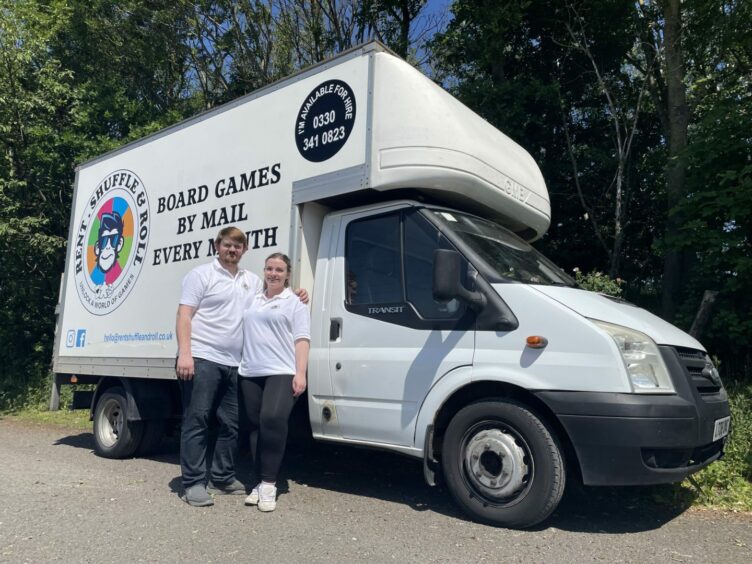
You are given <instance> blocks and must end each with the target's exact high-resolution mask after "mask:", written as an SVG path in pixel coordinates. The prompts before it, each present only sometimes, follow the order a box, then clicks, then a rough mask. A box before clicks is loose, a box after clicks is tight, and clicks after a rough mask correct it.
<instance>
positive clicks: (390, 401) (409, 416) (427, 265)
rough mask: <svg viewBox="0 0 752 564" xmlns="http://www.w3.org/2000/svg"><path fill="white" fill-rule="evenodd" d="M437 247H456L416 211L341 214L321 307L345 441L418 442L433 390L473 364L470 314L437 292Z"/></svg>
mask: <svg viewBox="0 0 752 564" xmlns="http://www.w3.org/2000/svg"><path fill="white" fill-rule="evenodd" d="M438 248H453V247H452V246H451V244H450V243H449V242H448V241H447V240H446V239H445V238H444V237H443V235H441V234H440V232H439V231H438V229H437V228H436V227H435V226H434V225H433V224H432V223H430V222H429V221H428V220H427V219H426V218H425V217H424V216H423V215H422V214H421V212H420V210H419V209H417V208H414V207H403V208H401V209H394V206H392V209H391V210H389V211H383V212H382V213H377V212H374V211H373V210H371V211H370V212H361V213H353V214H348V215H345V216H343V218H342V222H341V228H340V232H339V237H338V241H337V252H336V253H335V256H336V259H335V265H334V269H333V277H332V279H330V286H329V288H330V292H329V295H328V297H327V300H328V303H327V305H326V310H325V311H326V312H328V317H329V325H330V326H329V362H328V367H329V375H330V378H331V383H332V393H333V401H334V406H335V411H336V417H337V419H338V428H339V431H340V433H341V435H342V437H343V438H347V439H356V440H359V441H366V442H369V443H384V444H391V445H401V446H407V447H410V446H412V445H414V441H415V424H416V419H417V415H418V411H419V409H420V406H421V404H422V402H423V399H424V398H425V396H426V394H427V393H428V391H429V390H430V389H431V387H432V386H433V385H434V384H435V383H436V381H437V380H438V379H440V378H441V377H442V376H443V375H445V374H446V373H447V372H449V371H451V370H454V369H457V368H459V367H463V366H470V365H472V361H473V350H474V340H475V335H474V329H473V327H474V314H473V312H472V311H471V310H469V309H468V308H467V307H466V306H465V304H463V303H460V302H459V301H456V300H453V301H452V302H449V303H439V302H437V301H435V300H434V299H433V293H432V285H433V281H432V277H433V251H434V250H435V249H438ZM464 269H465V272H466V271H467V265H466V264H465V265H464Z"/></svg>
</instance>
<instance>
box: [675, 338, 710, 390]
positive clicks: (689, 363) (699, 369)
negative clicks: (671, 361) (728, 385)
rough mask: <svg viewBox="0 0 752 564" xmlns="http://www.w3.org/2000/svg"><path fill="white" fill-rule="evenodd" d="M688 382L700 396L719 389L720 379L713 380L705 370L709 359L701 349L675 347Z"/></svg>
mask: <svg viewBox="0 0 752 564" xmlns="http://www.w3.org/2000/svg"><path fill="white" fill-rule="evenodd" d="M676 352H677V353H678V354H679V359H680V360H681V363H682V365H683V366H684V369H685V370H686V372H687V376H688V377H689V381H690V383H691V384H692V385H693V386H694V387H695V389H696V390H697V391H698V393H699V394H700V395H701V396H712V395H715V394H718V393H719V392H720V391H721V381H720V379H717V380H714V379H713V378H712V376H711V375H710V374H709V373H708V371H707V370H705V368H706V366H707V364H708V362H710V359H709V358H708V356H707V354H705V353H704V352H703V351H698V350H696V349H685V348H681V347H677V348H676Z"/></svg>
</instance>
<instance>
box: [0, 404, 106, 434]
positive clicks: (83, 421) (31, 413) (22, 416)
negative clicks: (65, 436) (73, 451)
mask: <svg viewBox="0 0 752 564" xmlns="http://www.w3.org/2000/svg"><path fill="white" fill-rule="evenodd" d="M4 419H7V420H10V421H24V422H26V423H33V424H36V425H40V426H41V425H43V426H54V427H61V428H64V429H76V430H88V431H90V430H91V421H89V411H88V410H87V409H77V410H76V411H68V410H67V409H61V410H60V411H48V410H47V409H40V408H36V409H35V408H26V409H23V410H20V411H16V412H12V413H10V414H4V415H0V420H4Z"/></svg>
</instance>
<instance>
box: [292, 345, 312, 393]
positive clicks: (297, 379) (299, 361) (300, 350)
mask: <svg viewBox="0 0 752 564" xmlns="http://www.w3.org/2000/svg"><path fill="white" fill-rule="evenodd" d="M310 348H311V341H309V340H308V339H297V340H296V341H295V376H294V377H293V379H292V395H294V396H295V397H298V396H299V395H300V394H302V393H303V392H305V389H306V384H307V381H306V371H307V370H308V351H309V349H310Z"/></svg>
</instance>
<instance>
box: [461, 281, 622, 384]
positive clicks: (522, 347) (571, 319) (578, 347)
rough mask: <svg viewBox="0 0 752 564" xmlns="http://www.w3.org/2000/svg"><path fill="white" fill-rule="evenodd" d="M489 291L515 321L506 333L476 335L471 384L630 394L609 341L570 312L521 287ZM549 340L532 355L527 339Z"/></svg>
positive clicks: (497, 286)
mask: <svg viewBox="0 0 752 564" xmlns="http://www.w3.org/2000/svg"><path fill="white" fill-rule="evenodd" d="M493 288H494V289H495V290H496V291H497V292H498V293H499V295H500V296H501V297H502V298H503V299H504V301H505V302H506V303H507V304H508V305H509V307H510V308H511V310H512V311H513V312H514V313H515V315H516V316H517V319H518V320H519V323H520V325H519V327H518V328H517V329H516V330H515V331H512V332H509V333H500V332H491V331H479V332H478V334H477V336H476V346H477V350H476V353H475V362H474V366H473V380H479V379H492V380H503V381H506V382H509V383H510V384H515V385H517V386H520V387H522V388H525V389H528V390H568V391H590V392H622V393H629V392H631V391H632V390H631V386H630V384H629V379H628V376H627V371H626V368H625V367H624V363H623V361H622V359H621V355H620V354H619V351H618V349H617V347H616V344H615V343H614V341H613V339H611V337H609V336H608V335H607V334H606V333H604V332H603V331H601V330H600V329H598V327H596V326H595V325H594V324H593V323H591V322H590V321H588V320H587V319H585V318H583V317H582V316H581V315H579V314H578V313H576V312H574V311H572V309H570V308H568V307H566V306H564V305H563V304H561V303H559V302H557V301H555V300H553V299H551V298H549V297H548V296H547V295H545V294H543V293H542V292H539V291H537V290H536V289H535V288H533V287H531V286H529V285H525V284H494V285H493ZM533 335H539V336H542V337H545V338H546V339H548V345H547V346H546V347H545V348H543V349H531V348H529V347H527V346H526V344H525V339H526V338H527V337H529V336H533Z"/></svg>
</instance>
